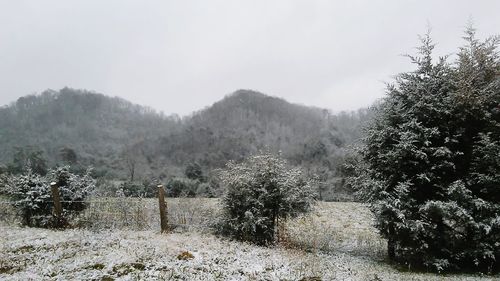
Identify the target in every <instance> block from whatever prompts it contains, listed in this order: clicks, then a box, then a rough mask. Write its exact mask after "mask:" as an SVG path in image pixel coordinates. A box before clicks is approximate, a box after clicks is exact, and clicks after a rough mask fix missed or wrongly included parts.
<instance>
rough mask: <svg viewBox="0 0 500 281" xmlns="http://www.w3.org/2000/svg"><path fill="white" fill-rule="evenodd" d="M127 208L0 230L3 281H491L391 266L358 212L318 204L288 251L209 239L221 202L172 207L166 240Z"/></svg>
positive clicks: (291, 227) (141, 204)
mask: <svg viewBox="0 0 500 281" xmlns="http://www.w3.org/2000/svg"><path fill="white" fill-rule="evenodd" d="M121 200H128V201H127V202H121V203H120V202H118V201H117V200H112V201H113V202H112V203H109V202H108V203H105V202H99V203H95V204H94V205H92V206H91V207H90V208H89V210H88V211H87V213H86V214H85V215H84V216H83V217H82V218H80V219H79V220H78V221H77V223H78V225H79V228H76V229H70V230H64V231H56V230H47V229H36V228H22V227H18V226H15V225H14V224H13V223H12V222H10V223H5V222H4V223H2V224H1V225H0V228H1V233H2V235H1V237H0V280H75V279H76V280H492V279H495V278H494V277H491V276H490V277H481V276H473V275H446V276H443V275H436V274H430V273H409V272H406V271H405V270H404V269H401V268H399V269H398V268H396V267H394V266H391V265H389V264H388V263H387V262H386V260H385V242H384V241H383V239H381V238H380V237H379V236H378V235H377V234H376V231H375V230H374V229H373V228H372V227H371V219H372V218H371V215H370V212H369V211H368V210H367V209H366V208H365V207H364V206H362V205H361V204H357V203H320V204H319V206H318V207H317V209H316V210H315V211H314V212H313V213H312V214H311V215H309V216H306V217H302V218H298V219H296V220H294V221H292V222H289V223H288V224H287V226H286V228H285V229H286V235H284V238H285V239H284V241H283V242H282V243H280V244H279V245H277V246H275V247H271V248H266V247H259V246H254V245H249V244H246V243H239V242H234V241H229V240H227V239H222V238H218V237H216V236H214V235H212V234H210V229H209V228H207V227H209V226H210V221H213V220H215V219H216V217H217V214H218V208H217V206H218V204H217V200H215V199H169V200H168V206H169V220H170V222H171V223H172V224H176V225H177V227H176V228H175V229H174V230H173V231H172V232H171V233H169V234H160V233H159V231H158V229H159V227H158V224H157V219H156V218H155V217H156V207H157V201H156V200H153V199H147V200H145V199H143V200H136V199H121ZM123 203H127V204H125V205H124V204H123ZM112 204H116V206H113V205H112ZM117 206H120V207H121V208H122V209H121V210H117ZM124 206H127V207H126V208H125V207H124ZM125 218H127V219H125ZM120 219H122V220H124V221H119V220H120ZM187 225H191V226H187ZM183 253H184V254H183ZM307 278H309V279H307ZM313 278H317V279H313ZM497 280H500V278H497Z"/></svg>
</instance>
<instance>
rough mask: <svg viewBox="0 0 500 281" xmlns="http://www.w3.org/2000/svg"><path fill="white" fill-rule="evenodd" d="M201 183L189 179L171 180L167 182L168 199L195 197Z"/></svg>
mask: <svg viewBox="0 0 500 281" xmlns="http://www.w3.org/2000/svg"><path fill="white" fill-rule="evenodd" d="M199 185H200V182H199V181H198V180H192V179H188V178H171V179H170V180H169V181H168V182H167V196H168V197H195V196H196V191H197V189H198V186H199Z"/></svg>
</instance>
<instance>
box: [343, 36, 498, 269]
mask: <svg viewBox="0 0 500 281" xmlns="http://www.w3.org/2000/svg"><path fill="white" fill-rule="evenodd" d="M465 39H466V42H467V45H466V46H464V47H462V48H461V49H460V51H459V54H458V60H457V62H456V63H455V64H448V63H447V62H446V58H440V59H439V60H438V61H437V62H434V61H433V59H432V51H433V48H434V45H433V43H432V41H431V39H430V37H429V36H428V35H427V36H425V37H423V38H421V41H422V46H421V47H420V48H419V55H418V56H409V57H410V59H411V61H412V62H413V63H414V64H416V66H417V69H416V70H415V71H412V72H408V73H402V74H400V75H399V76H397V78H396V81H395V84H394V85H389V86H388V95H387V97H386V98H385V99H384V100H383V102H382V103H381V104H380V105H379V106H378V109H377V112H376V116H375V118H374V120H373V122H372V123H371V124H370V126H369V127H368V128H367V130H366V136H365V138H364V145H363V146H362V147H361V148H360V149H359V156H358V158H356V157H354V158H352V159H351V164H352V163H354V165H351V169H346V170H348V171H350V173H351V174H354V175H352V176H351V178H350V180H349V182H350V184H351V185H352V186H356V187H357V188H359V189H360V191H361V192H360V194H361V195H363V197H364V198H365V199H366V200H368V201H369V202H371V203H372V204H371V206H372V210H373V212H374V214H375V216H376V219H377V227H378V229H379V230H380V232H381V234H382V235H383V236H384V237H385V238H387V239H388V253H389V256H390V258H392V259H395V260H396V261H398V262H401V263H403V264H406V265H408V266H413V267H415V266H417V267H418V266H424V267H427V268H430V269H433V270H436V271H445V270H480V271H484V272H494V271H498V269H499V264H500V243H498V241H500V190H499V187H500V160H499V159H500V157H499V155H500V146H499V144H500V76H499V75H500V60H499V58H498V53H497V51H496V47H497V45H498V38H496V37H493V38H490V39H487V40H486V41H484V42H480V41H478V40H477V39H475V37H474V30H473V29H472V28H469V29H468V30H467V31H466V37H465ZM352 168H356V169H352Z"/></svg>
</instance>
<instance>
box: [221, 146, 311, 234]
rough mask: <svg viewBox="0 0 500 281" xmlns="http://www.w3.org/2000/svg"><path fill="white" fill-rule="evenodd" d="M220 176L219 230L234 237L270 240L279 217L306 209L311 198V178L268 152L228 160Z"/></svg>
mask: <svg viewBox="0 0 500 281" xmlns="http://www.w3.org/2000/svg"><path fill="white" fill-rule="evenodd" d="M221 180H222V183H223V185H224V186H225V188H226V193H225V194H224V197H223V199H222V202H223V216H222V219H221V223H220V231H221V233H222V234H225V235H228V236H230V237H232V238H236V239H238V240H244V241H251V242H255V243H257V244H268V243H272V242H274V240H275V234H276V229H277V226H278V224H279V223H280V222H281V221H284V220H286V219H287V218H289V217H295V216H297V215H299V214H301V213H305V212H308V211H309V210H310V209H311V207H312V204H313V202H314V192H313V190H314V189H313V188H312V186H311V182H310V181H308V180H306V179H305V178H304V177H303V176H302V173H301V172H300V171H299V170H298V169H289V168H287V165H286V163H285V161H284V160H283V159H282V158H280V157H276V156H274V155H272V154H270V153H263V154H260V155H255V156H251V157H249V158H248V159H247V160H246V161H244V162H242V163H240V164H237V163H235V162H229V163H228V164H227V165H226V169H224V170H222V171H221Z"/></svg>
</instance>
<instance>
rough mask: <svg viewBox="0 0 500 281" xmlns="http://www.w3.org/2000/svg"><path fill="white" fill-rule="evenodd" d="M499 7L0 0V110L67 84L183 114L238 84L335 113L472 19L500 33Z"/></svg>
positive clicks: (453, 42)
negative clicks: (421, 37)
mask: <svg viewBox="0 0 500 281" xmlns="http://www.w3.org/2000/svg"><path fill="white" fill-rule="evenodd" d="M499 11H500V1H495V0H491V1H486V0H484V1H482V0H479V1H465V0H464V1H457V0H449V1H435V0H434V1H430V0H429V1H422V0H419V1H403V0H393V1H387V0H384V1H368V0H367V1H351V0H349V1H348V0H344V1H333V0H330V1H326V0H325V1H312V0H304V1H293V0H282V1H281V0H279V1H278V0H263V1H256V0H248V1H238V0H226V1H216V0H210V1H209V0H200V1H193V0H189V1H186V0H179V1H152V0H149V1H139V0H137V1H125V0H116V1H110V0H106V1H97V0H95V1H90V0H85V1H84V0H82V1H68V0H60V1H51V0H44V1H38V0H33V1H22V0H15V1H10V0H0V105H3V104H8V103H10V102H12V101H15V100H16V99H17V98H18V97H20V96H23V95H27V94H33V93H40V92H42V91H43V90H45V89H48V88H50V89H55V90H58V89H61V88H63V87H65V86H68V87H72V88H78V89H88V90H92V91H96V92H99V93H103V94H106V95H110V96H120V97H123V98H125V99H127V100H130V101H132V102H134V103H138V104H142V105H147V106H151V107H153V108H155V109H158V110H161V111H164V112H165V113H167V114H169V113H179V114H181V115H184V114H188V113H190V112H192V111H194V110H198V109H201V108H203V107H205V106H208V105H210V104H212V103H213V102H215V101H217V100H219V99H221V98H223V97H224V96H225V95H227V94H229V93H231V92H233V91H235V90H236V89H254V90H257V91H260V92H263V93H265V94H269V95H273V96H279V97H283V98H285V99H287V100H289V101H291V102H295V103H301V104H305V105H314V106H319V107H324V108H328V109H331V110H333V111H340V110H351V109H356V108H359V107H363V106H367V105H369V104H371V103H372V102H373V101H374V100H376V99H377V98H380V97H382V96H383V95H384V82H389V81H391V76H393V75H394V74H396V73H398V72H401V71H405V70H409V69H412V65H411V64H410V63H409V62H408V60H407V59H406V58H404V57H402V56H400V55H401V54H403V53H413V52H414V47H415V46H417V45H418V39H417V34H422V33H425V31H426V29H427V24H428V23H429V24H430V25H431V27H432V35H433V38H434V40H435V41H436V43H437V44H438V45H437V47H436V48H437V52H438V54H449V53H452V52H455V51H456V47H457V46H459V45H460V44H462V41H461V36H462V31H463V29H464V26H465V25H466V23H467V21H468V19H469V17H472V18H473V20H474V22H475V26H476V27H477V28H478V35H479V36H480V37H485V36H486V35H493V34H498V33H500V16H499V14H498V12H499Z"/></svg>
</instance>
